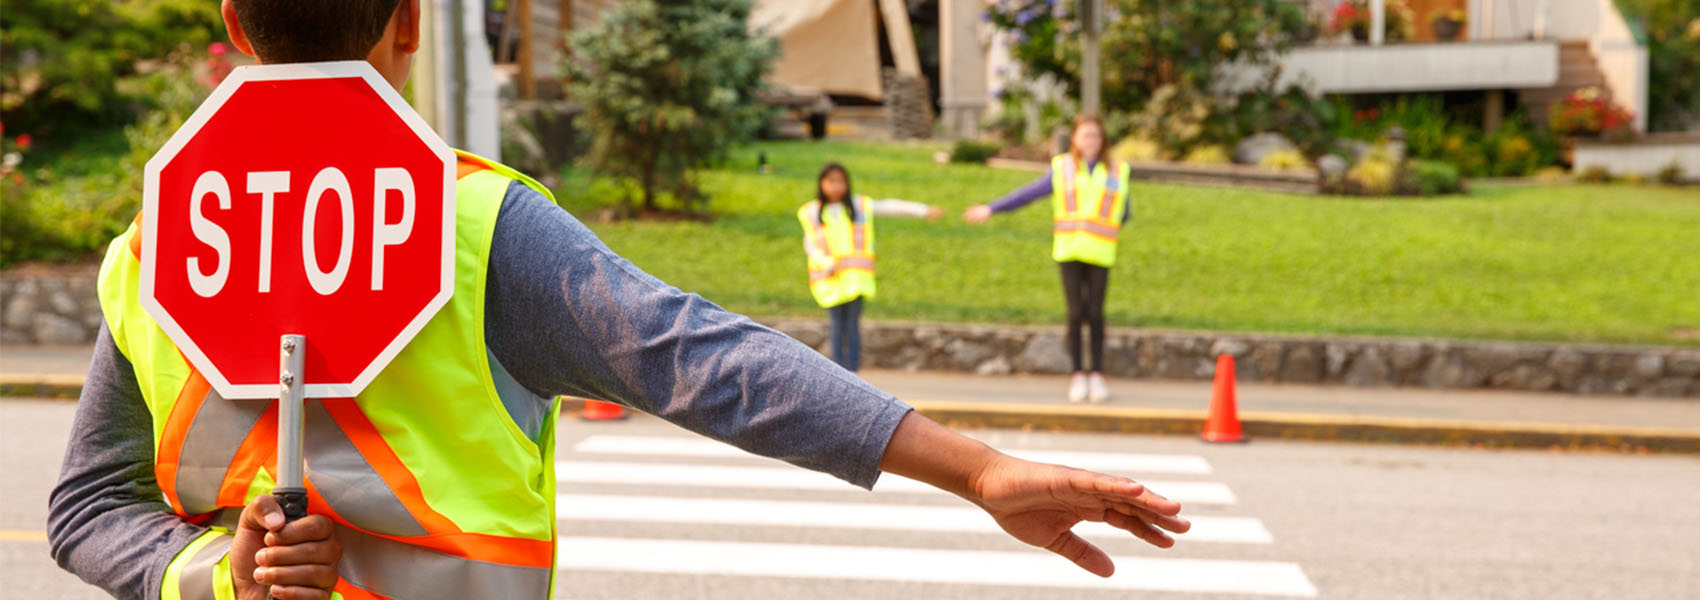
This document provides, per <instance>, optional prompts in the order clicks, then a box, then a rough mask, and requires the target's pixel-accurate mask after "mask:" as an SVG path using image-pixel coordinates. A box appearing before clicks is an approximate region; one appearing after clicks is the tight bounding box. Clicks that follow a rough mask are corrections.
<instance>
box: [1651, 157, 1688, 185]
mask: <svg viewBox="0 0 1700 600" xmlns="http://www.w3.org/2000/svg"><path fill="white" fill-rule="evenodd" d="M1657 179H1658V181H1659V183H1662V184H1665V185H1681V184H1682V183H1683V172H1682V165H1679V164H1676V161H1671V163H1670V164H1668V165H1665V166H1664V167H1662V168H1660V169H1659V174H1658V176H1657Z"/></svg>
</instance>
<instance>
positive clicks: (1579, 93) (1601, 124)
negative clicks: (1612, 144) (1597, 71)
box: [1547, 86, 1635, 137]
mask: <svg viewBox="0 0 1700 600" xmlns="http://www.w3.org/2000/svg"><path fill="white" fill-rule="evenodd" d="M1634 122H1635V117H1634V115H1631V114H1630V113H1629V111H1628V110H1626V109H1624V108H1623V107H1622V106H1618V105H1617V104H1616V103H1614V102H1611V101H1609V100H1606V98H1605V96H1604V94H1603V93H1601V92H1600V89H1599V88H1597V87H1591V86H1590V87H1585V88H1582V89H1579V90H1576V91H1574V92H1571V93H1570V94H1569V95H1567V96H1565V97H1563V98H1561V99H1559V100H1557V101H1554V102H1553V103H1552V108H1550V109H1548V110H1547V127H1548V129H1551V130H1552V132H1553V134H1555V135H1598V136H1603V137H1627V136H1629V135H1633V134H1634V131H1633V130H1632V129H1631V127H1632V126H1633V124H1634Z"/></svg>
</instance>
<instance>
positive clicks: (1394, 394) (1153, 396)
mask: <svg viewBox="0 0 1700 600" xmlns="http://www.w3.org/2000/svg"><path fill="white" fill-rule="evenodd" d="M91 352H92V350H91V349H90V348H88V347H63V348H44V347H34V346H0V396H52V397H61V398H75V397H76V394H77V391H78V390H79V389H80V388H81V386H82V381H83V375H84V373H85V372H86V371H87V369H88V357H89V355H90V353H91ZM862 376H863V377H864V378H865V379H867V380H868V381H869V382H870V383H873V384H874V385H875V386H878V387H879V388H880V389H883V390H885V391H888V392H891V393H892V394H894V395H896V396H897V397H899V398H902V399H903V400H904V401H906V402H909V403H910V404H911V405H914V406H915V407H916V408H917V409H918V410H920V411H922V412H923V413H925V414H927V415H929V416H932V417H933V418H935V419H938V420H941V421H946V422H950V423H953V424H956V425H960V426H969V427H974V426H982V427H1015V428H1037V429H1058V430H1069V431H1105V432H1130V433H1132V432H1138V433H1174V434H1189V435H1191V434H1196V433H1198V431H1199V430H1200V428H1201V427H1202V424H1203V421H1204V418H1205V415H1206V412H1207V410H1208V409H1209V404H1210V392H1211V390H1210V384H1209V383H1205V382H1173V381H1153V380H1130V379H1115V380H1111V381H1110V391H1111V394H1112V399H1111V401H1110V402H1108V403H1106V404H1097V405H1077V404H1069V403H1067V402H1066V401H1065V400H1064V398H1063V396H1064V391H1065V390H1066V388H1067V385H1068V379H1067V377H1046V376H1021V375H1018V376H973V375H961V374H938V373H905V372H899V371H869V372H864V373H863V374H862ZM1237 396H1238V404H1239V411H1240V412H1239V417H1240V419H1241V422H1242V425H1243V427H1244V428H1245V431H1246V433H1247V434H1248V435H1249V436H1250V437H1253V438H1259V437H1279V438H1292V439H1322V440H1341V441H1376V442H1401V443H1448V444H1478V445H1487V446H1495V447H1497V446H1521V447H1542V448H1546V447H1562V448H1602V449H1619V450H1621V449H1642V448H1644V449H1648V450H1659V451H1677V452H1693V453H1700V402H1696V401H1694V400H1692V399H1679V398H1639V397H1625V396H1574V395H1568V394H1540V393H1524V392H1498V391H1456V390H1448V391H1440V390H1418V389H1388V388H1356V387H1344V386H1300V385H1258V384H1240V385H1239V386H1238V389H1237Z"/></svg>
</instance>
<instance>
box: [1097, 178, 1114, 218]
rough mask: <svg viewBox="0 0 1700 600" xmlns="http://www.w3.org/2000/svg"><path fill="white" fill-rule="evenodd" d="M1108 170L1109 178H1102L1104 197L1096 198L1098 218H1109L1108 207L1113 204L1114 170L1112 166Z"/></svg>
mask: <svg viewBox="0 0 1700 600" xmlns="http://www.w3.org/2000/svg"><path fill="white" fill-rule="evenodd" d="M1109 171H1110V172H1109V178H1108V179H1106V180H1104V197H1103V198H1100V199H1098V218H1100V219H1109V218H1110V207H1111V205H1113V204H1115V193H1116V181H1117V177H1116V170H1115V168H1114V167H1113V166H1112V167H1111V168H1110V169H1109Z"/></svg>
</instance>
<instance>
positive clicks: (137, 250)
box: [130, 211, 142, 259]
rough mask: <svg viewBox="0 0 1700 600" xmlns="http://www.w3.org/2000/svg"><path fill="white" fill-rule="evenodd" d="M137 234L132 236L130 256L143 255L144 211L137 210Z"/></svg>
mask: <svg viewBox="0 0 1700 600" xmlns="http://www.w3.org/2000/svg"><path fill="white" fill-rule="evenodd" d="M132 222H133V223H135V224H136V235H132V236H130V256H134V257H136V258H138V259H139V258H141V257H142V212H141V211H136V220H135V221H132Z"/></svg>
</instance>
